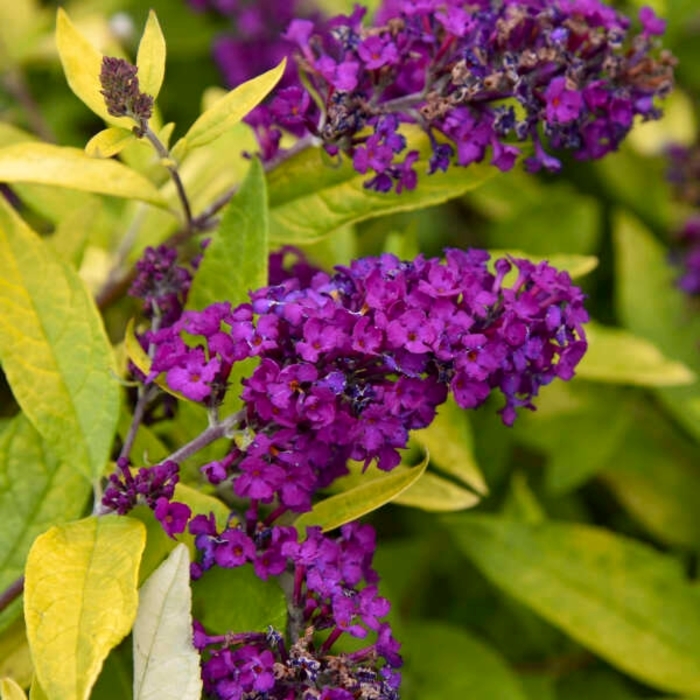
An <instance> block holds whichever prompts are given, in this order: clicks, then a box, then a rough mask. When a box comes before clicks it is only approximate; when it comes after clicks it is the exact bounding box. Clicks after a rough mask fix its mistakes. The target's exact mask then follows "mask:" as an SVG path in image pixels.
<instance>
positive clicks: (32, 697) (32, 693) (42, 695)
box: [29, 674, 51, 700]
mask: <svg viewBox="0 0 700 700" xmlns="http://www.w3.org/2000/svg"><path fill="white" fill-rule="evenodd" d="M29 700H51V698H49V697H48V696H47V695H46V692H45V691H44V689H43V688H42V687H41V683H39V680H38V679H37V677H36V674H34V678H32V687H31V688H30V689H29Z"/></svg>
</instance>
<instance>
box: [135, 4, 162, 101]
mask: <svg viewBox="0 0 700 700" xmlns="http://www.w3.org/2000/svg"><path fill="white" fill-rule="evenodd" d="M136 66H137V67H138V69H139V72H138V79H139V89H140V90H141V92H145V93H146V94H147V95H150V96H151V97H152V98H153V99H154V100H155V99H156V98H157V97H158V93H159V92H160V88H161V85H163V77H164V76H165V37H164V36H163V31H162V30H161V28H160V24H159V23H158V18H157V17H156V13H155V12H154V11H153V10H151V11H150V12H149V13H148V20H146V27H145V29H144V30H143V36H142V37H141V42H140V43H139V50H138V53H137V54H136Z"/></svg>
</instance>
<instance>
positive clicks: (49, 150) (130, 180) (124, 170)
mask: <svg viewBox="0 0 700 700" xmlns="http://www.w3.org/2000/svg"><path fill="white" fill-rule="evenodd" d="M0 180H2V181H4V182H33V183H39V184H43V185H53V186H55V187H68V188H70V189H74V190H81V191H83V192H97V193H98V194H108V195H111V196H113V197H125V198H127V199H137V200H139V201H142V202H148V203H149V204H154V205H156V206H158V207H163V208H167V207H168V204H167V202H166V201H165V199H164V198H163V195H161V193H160V192H159V191H158V190H157V189H156V187H155V186H154V185H153V184H152V183H151V182H150V181H149V180H147V179H146V178H145V177H144V176H143V175H141V174H139V173H137V172H136V171H135V170H131V168H128V167H127V166H126V165H123V164H122V163H119V162H117V161H116V160H111V159H105V160H100V159H97V158H91V157H90V156H88V155H86V154H85V152H84V151H82V150H81V149H79V148H70V147H68V146H54V145H53V144H50V143H19V144H15V145H14V146H6V147H5V148H1V149H0Z"/></svg>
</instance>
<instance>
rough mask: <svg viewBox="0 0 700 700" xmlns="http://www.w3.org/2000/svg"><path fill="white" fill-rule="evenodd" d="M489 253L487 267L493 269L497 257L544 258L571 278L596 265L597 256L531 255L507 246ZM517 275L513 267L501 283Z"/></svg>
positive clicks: (588, 270)
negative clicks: (489, 257) (489, 258)
mask: <svg viewBox="0 0 700 700" xmlns="http://www.w3.org/2000/svg"><path fill="white" fill-rule="evenodd" d="M489 253H490V254H491V260H490V261H489V269H491V270H492V271H493V270H494V267H493V265H494V262H495V261H496V260H497V259H498V258H505V257H508V256H510V257H512V258H525V259H526V260H531V261H532V262H534V263H538V262H541V261H542V260H546V261H547V262H548V263H549V264H550V265H551V266H552V267H555V268H556V269H557V270H565V271H566V272H568V273H569V276H570V277H571V279H577V278H578V277H584V276H585V275H587V274H588V273H589V272H593V270H595V269H596V267H598V258H596V257H595V256H594V255H574V254H568V253H554V254H553V255H533V254H531V253H523V251H522V250H513V249H511V248H509V249H508V250H500V249H497V250H493V249H489ZM517 277H518V271H517V269H516V268H513V269H512V270H511V271H510V272H509V273H508V274H507V275H506V276H505V277H504V278H503V285H504V286H505V287H508V286H509V285H511V284H512V283H513V282H515V280H516V279H517Z"/></svg>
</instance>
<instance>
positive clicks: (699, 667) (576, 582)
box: [444, 514, 700, 693]
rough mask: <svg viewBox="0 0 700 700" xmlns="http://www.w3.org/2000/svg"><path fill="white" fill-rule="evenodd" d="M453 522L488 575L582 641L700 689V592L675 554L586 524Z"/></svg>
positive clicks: (644, 673) (657, 677)
mask: <svg viewBox="0 0 700 700" xmlns="http://www.w3.org/2000/svg"><path fill="white" fill-rule="evenodd" d="M444 522H445V523H446V524H447V525H448V526H449V527H450V530H451V532H452V535H453V536H454V539H455V541H456V542H457V544H458V545H459V547H460V548H461V549H462V550H463V551H464V553H465V554H466V555H467V556H469V558H470V559H471V560H472V561H473V562H474V563H475V564H476V565H477V566H478V567H479V569H481V571H482V572H483V573H484V575H485V576H486V577H487V578H489V579H491V580H492V581H493V582H494V583H495V584H496V585H497V586H499V587H500V588H502V589H503V590H504V591H506V592H507V593H509V594H510V595H512V596H513V597H514V598H516V599H517V600H519V601H521V602H522V603H525V604H526V605H527V606H529V607H531V608H532V609H533V610H534V611H535V612H537V613H538V614H539V615H541V616H542V617H544V618H545V619H546V620H547V621H549V622H550V623H551V624H553V625H555V626H556V627H559V628H560V629H562V630H563V631H565V632H566V633H567V634H568V635H569V636H571V637H572V638H573V639H575V640H577V641H578V642H580V643H581V644H583V645H584V646H586V647H588V648H589V649H591V650H592V651H594V652H595V653H597V654H599V655H600V656H602V657H603V658H604V659H606V660H607V661H608V662H610V663H611V664H613V665H614V666H617V667H618V668H620V669H622V670H623V671H625V672H627V673H629V674H630V675H632V676H634V677H636V678H638V679H640V680H642V681H644V682H645V683H648V684H649V685H652V686H654V687H657V688H660V689H662V690H668V691H673V692H678V693H684V692H685V693H697V692H700V656H699V655H698V653H697V650H698V648H700V596H698V594H697V591H695V590H694V589H693V587H692V586H691V585H690V584H689V583H688V582H686V581H685V579H684V577H683V573H682V571H681V568H680V566H679V565H678V563H677V562H676V561H675V560H674V559H672V558H671V557H667V556H665V555H662V554H659V553H657V552H655V551H654V550H652V549H651V548H650V547H647V546H646V545H642V544H640V543H638V542H635V541H632V540H629V539H626V538H624V537H621V536H617V535H614V534H612V533H610V532H607V531H604V530H601V529H598V528H594V527H590V526H584V525H573V524H561V523H551V522H550V523H541V524H537V525H531V524H527V523H524V522H522V521H519V520H508V519H501V518H498V517H495V516H487V515H479V516H477V515H471V514H465V515H449V516H444Z"/></svg>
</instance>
